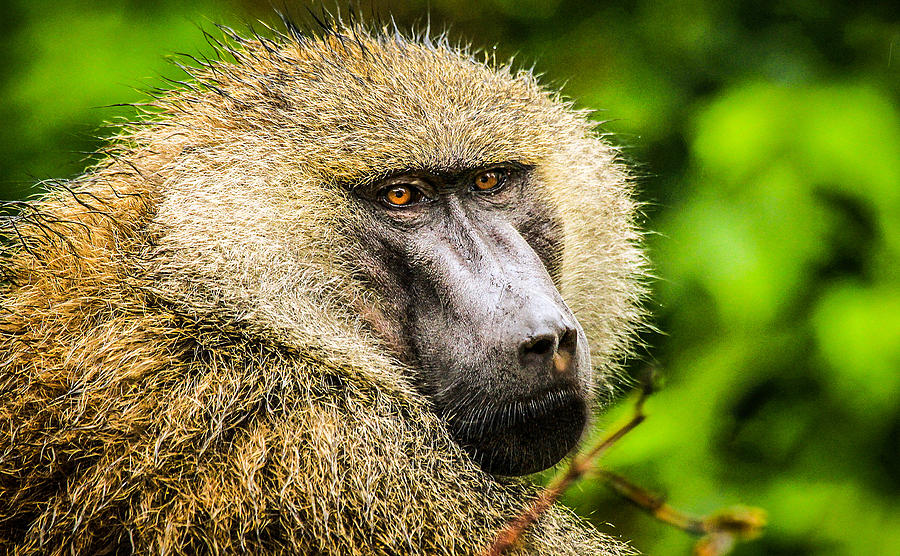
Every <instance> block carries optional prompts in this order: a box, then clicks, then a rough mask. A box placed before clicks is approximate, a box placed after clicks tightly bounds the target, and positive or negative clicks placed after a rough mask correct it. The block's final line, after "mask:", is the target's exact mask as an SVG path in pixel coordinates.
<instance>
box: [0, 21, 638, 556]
mask: <svg viewBox="0 0 900 556" xmlns="http://www.w3.org/2000/svg"><path fill="white" fill-rule="evenodd" d="M219 46H220V49H221V51H222V54H223V57H224V58H228V61H221V60H220V61H216V62H207V61H200V62H198V64H197V65H196V66H195V67H193V68H191V69H190V70H189V71H190V73H191V74H192V78H191V80H190V81H188V82H185V84H184V85H183V86H181V87H179V88H178V89H177V90H175V91H171V92H167V93H165V94H162V95H161V96H160V97H159V98H158V99H156V100H155V101H154V102H153V104H152V106H151V107H150V108H149V113H148V114H147V115H146V116H145V117H144V118H142V119H141V121H139V122H135V123H133V124H132V125H130V126H128V127H127V129H126V131H125V132H124V133H122V134H121V136H119V137H117V138H115V139H114V140H113V141H112V142H111V146H110V147H109V149H108V150H107V151H106V155H107V156H106V158H105V159H104V161H103V162H101V163H100V164H99V165H98V166H97V167H95V168H93V169H92V170H90V171H89V172H88V173H86V174H85V175H84V176H82V177H80V178H78V179H76V180H73V181H71V182H66V183H61V184H58V185H57V186H56V187H54V188H52V191H51V192H50V193H48V194H46V195H45V196H43V197H42V198H40V199H37V200H35V201H32V202H28V203H24V204H21V205H20V206H17V207H14V209H15V210H14V215H12V216H10V217H8V218H6V219H5V220H4V230H5V235H6V237H7V239H8V241H7V247H6V248H5V250H4V252H3V261H4V262H3V269H4V272H5V276H6V286H5V289H4V292H3V296H2V301H0V303H2V308H0V310H2V314H0V358H2V359H0V365H2V369H0V552H8V553H13V554H64V553H65V554H100V553H107V552H110V553H128V552H132V551H133V552H136V553H158V554H180V553H184V554H194V553H196V554H203V553H211V554H222V553H237V552H249V553H260V554H263V553H264V554H280V553H284V554H288V553H290V554H319V553H321V554H373V553H383V554H399V553H426V554H471V553H476V552H478V551H479V550H480V549H481V548H482V547H483V546H484V545H486V544H487V543H488V541H489V540H490V539H491V538H492V536H493V535H494V533H495V532H496V531H497V530H498V528H499V527H500V526H501V525H502V524H504V523H506V522H507V521H509V520H510V519H511V518H512V517H513V516H514V515H516V514H517V513H518V512H519V511H521V509H522V507H523V505H524V504H525V502H526V500H527V499H528V494H529V493H530V492H531V491H532V489H531V487H528V486H524V485H523V484H520V483H517V482H506V481H497V480H496V479H494V478H492V477H491V476H489V475H486V474H485V473H483V472H482V471H480V470H479V468H478V467H477V466H476V465H475V464H474V463H473V462H472V461H471V460H470V458H469V457H468V456H466V455H465V454H464V453H463V452H462V451H461V450H460V449H459V448H458V447H457V446H456V445H455V444H454V443H453V442H452V441H451V440H450V438H449V436H448V434H447V432H446V430H445V428H444V427H443V425H442V423H440V422H438V420H437V419H436V417H435V416H434V415H433V414H432V413H431V412H429V409H428V404H427V402H426V401H425V400H424V399H422V398H421V397H420V396H419V395H417V394H416V393H415V392H414V391H413V390H412V388H411V387H410V386H409V385H408V383H407V381H406V379H405V378H404V377H405V376H408V373H410V372H412V371H411V370H409V369H404V368H403V367H402V366H401V365H400V364H399V363H398V362H397V361H395V360H394V359H393V358H392V357H391V356H390V354H391V353H393V351H392V348H391V346H390V345H389V344H390V342H391V341H392V339H391V338H384V337H380V336H378V335H377V334H375V333H373V332H371V331H372V330H373V325H372V323H373V321H377V315H378V314H379V307H378V300H377V296H375V295H373V293H372V292H370V291H367V289H366V285H365V284H362V283H360V282H359V280H358V278H357V276H358V273H357V272H355V271H354V264H355V262H356V261H358V260H359V258H358V257H357V256H356V255H355V249H357V246H356V245H355V244H354V241H353V239H352V237H353V233H352V232H353V230H354V229H355V228H354V226H355V222H356V220H355V219H357V218H360V217H361V216H360V215H359V211H354V210H353V202H354V201H353V199H352V197H351V193H350V191H351V190H352V188H353V187H354V186H358V185H360V184H362V183H365V182H367V181H370V180H374V179H377V178H379V177H381V176H384V175H386V174H387V173H389V172H391V171H395V170H403V169H409V168H429V169H441V168H454V167H459V166H465V167H472V166H478V165H482V164H489V163H494V162H506V161H510V160H514V161H517V162H521V163H524V164H530V165H533V166H534V167H535V168H536V172H537V176H538V178H539V183H540V184H541V187H543V188H545V190H546V194H547V195H548V196H549V197H550V198H551V199H553V202H554V203H556V210H557V211H558V212H559V214H561V215H562V217H563V218H562V219H563V222H564V234H565V237H564V254H563V260H562V272H561V277H560V280H559V281H560V288H561V291H562V293H563V295H564V297H565V299H566V300H567V302H568V303H569V304H570V306H571V307H572V309H573V310H574V311H575V313H576V315H577V316H578V317H579V319H580V321H581V322H582V324H583V325H584V328H585V330H586V332H587V334H588V337H589V338H590V340H591V344H592V353H593V357H594V362H595V364H596V366H597V367H598V369H599V370H600V371H601V373H600V374H602V375H605V374H608V373H610V372H612V371H613V370H614V369H615V368H616V365H617V361H618V360H619V358H620V357H621V355H622V353H623V350H624V349H625V345H626V340H627V338H628V336H629V335H630V334H631V331H632V330H633V328H634V325H635V324H636V323H637V322H638V320H639V316H640V315H639V310H638V309H637V303H636V301H637V296H638V295H639V294H640V287H639V286H638V285H637V281H636V278H637V276H638V275H639V274H640V272H641V266H642V258H641V255H640V253H639V251H638V250H637V248H636V247H635V242H636V232H635V231H634V229H633V226H632V215H633V210H634V207H633V205H632V201H631V200H630V192H629V185H628V181H627V179H626V175H625V173H624V171H623V169H622V167H621V166H620V165H619V164H618V163H617V162H616V160H615V159H616V157H615V152H614V151H613V150H612V149H611V148H610V147H609V146H607V145H606V144H605V143H603V142H602V141H601V140H599V139H597V138H596V137H595V136H594V135H593V133H592V131H591V125H590V123H589V122H588V121H587V120H586V118H585V117H584V115H583V114H580V113H578V112H576V111H573V110H572V109H571V107H570V106H569V105H567V104H565V103H563V102H561V101H560V100H559V99H558V98H556V97H555V96H554V95H552V94H550V93H548V92H546V91H545V90H543V89H542V88H541V87H540V86H538V85H537V83H536V82H535V80H534V78H533V77H532V76H531V75H530V74H529V73H527V72H522V73H512V72H511V70H510V69H509V68H491V67H489V66H488V65H485V64H482V63H480V62H477V61H476V60H474V59H473V55H471V54H470V53H468V52H466V51H464V50H461V49H457V48H451V47H449V46H447V45H446V44H443V43H438V44H435V43H434V42H432V41H428V40H412V39H407V38H404V37H401V36H399V35H397V34H394V33H392V32H391V33H388V32H377V33H375V32H367V31H365V30H363V29H360V28H356V27H353V28H343V29H337V30H327V31H325V32H323V33H319V35H318V36H300V35H299V34H296V33H290V34H289V35H287V36H283V35H279V36H277V37H276V38H275V39H263V38H261V37H254V38H252V39H245V38H242V37H240V36H237V35H232V36H231V38H230V39H228V41H227V44H225V43H220V44H219ZM373 315H376V316H373ZM375 328H377V326H375ZM520 549H521V550H522V551H523V552H534V553H540V554H589V553H597V554H624V553H630V549H629V548H628V547H627V546H625V545H623V544H621V543H620V542H617V541H614V540H612V539H610V538H607V537H605V536H603V535H601V534H599V533H597V532H596V531H594V530H593V529H591V528H590V527H589V526H587V525H585V524H583V523H582V522H581V521H580V520H579V519H578V518H576V517H574V516H572V515H571V514H570V513H569V512H568V511H567V510H565V509H563V508H560V507H556V508H554V509H553V510H552V511H550V512H549V513H548V514H547V515H545V516H544V517H543V518H542V519H541V520H540V522H539V523H538V524H537V526H536V527H535V528H534V529H533V530H532V531H531V532H530V533H529V534H528V535H527V538H526V542H525V543H524V544H523V545H522V546H521V547H520Z"/></svg>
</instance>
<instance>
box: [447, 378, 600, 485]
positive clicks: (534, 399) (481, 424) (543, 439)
mask: <svg viewBox="0 0 900 556" xmlns="http://www.w3.org/2000/svg"><path fill="white" fill-rule="evenodd" d="M494 403H495V402H494ZM473 407H475V406H473ZM482 407H487V406H486V405H484V404H482ZM447 421H448V423H449V425H450V427H451V430H452V432H453V434H454V437H455V438H456V440H457V442H459V444H460V445H461V446H463V447H464V448H465V449H466V450H468V451H469V453H470V454H471V455H472V457H473V458H474V459H475V460H476V461H477V462H478V463H479V464H480V465H481V467H482V468H483V469H484V470H485V471H487V472H488V473H494V474H498V475H525V474H528V473H535V472H537V471H540V470H542V469H546V468H547V467H550V466H552V465H553V464H555V463H556V462H558V461H559V460H560V459H562V458H563V457H565V455H566V454H568V453H569V452H570V451H571V450H572V449H573V448H574V447H575V445H576V444H578V441H579V440H580V439H581V434H582V432H583V431H584V428H585V426H586V424H587V421H588V405H587V402H586V400H585V399H584V397H583V396H581V395H579V394H578V392H577V391H576V390H575V389H574V388H563V389H556V390H551V391H547V392H541V393H539V394H537V395H534V396H529V397H528V398H523V399H520V400H513V401H509V402H506V403H501V404H496V403H495V405H494V406H493V407H492V408H491V409H490V410H482V411H473V412H472V413H471V414H470V415H468V416H466V415H451V414H447Z"/></svg>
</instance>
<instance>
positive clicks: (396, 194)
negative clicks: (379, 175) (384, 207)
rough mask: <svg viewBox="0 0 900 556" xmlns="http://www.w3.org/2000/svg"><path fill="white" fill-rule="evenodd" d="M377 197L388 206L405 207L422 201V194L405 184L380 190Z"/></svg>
mask: <svg viewBox="0 0 900 556" xmlns="http://www.w3.org/2000/svg"><path fill="white" fill-rule="evenodd" d="M378 196H379V197H380V198H381V200H382V201H383V202H385V203H387V204H388V205H391V206H394V207H405V206H407V205H411V204H413V203H417V202H419V201H421V200H422V192H421V191H419V190H418V189H416V188H415V187H412V186H410V185H405V184H397V185H391V186H389V187H385V188H384V189H382V190H381V191H380V192H379V193H378Z"/></svg>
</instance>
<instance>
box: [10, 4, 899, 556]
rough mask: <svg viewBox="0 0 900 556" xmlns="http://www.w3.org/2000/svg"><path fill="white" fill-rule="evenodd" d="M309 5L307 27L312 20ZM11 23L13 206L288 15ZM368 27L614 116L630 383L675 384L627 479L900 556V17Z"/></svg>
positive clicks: (175, 14)
mask: <svg viewBox="0 0 900 556" xmlns="http://www.w3.org/2000/svg"><path fill="white" fill-rule="evenodd" d="M275 4H276V5H282V3H281V2H276V3H275ZM308 6H309V4H308V3H307V2H303V1H302V0H298V1H296V2H287V10H288V11H289V12H292V13H293V14H294V16H295V17H296V18H297V19H298V20H301V21H304V20H309V17H308V14H307V12H306V8H307V7H308ZM331 6H333V4H331ZM0 9H2V13H0V52H2V53H3V55H2V58H0V124H2V125H0V196H2V198H4V199H14V198H21V197H24V196H28V195H31V194H34V193H35V192H37V191H38V190H39V186H35V185H34V184H35V182H36V181H38V180H41V179H46V178H58V177H71V176H75V175H77V174H78V173H79V171H80V170H81V169H83V168H84V166H85V164H86V159H85V155H83V154H82V153H85V152H90V151H92V150H93V149H94V148H96V146H97V145H98V141H99V140H98V139H96V137H97V136H98V134H101V135H102V134H103V133H108V131H102V130H101V131H99V132H98V129H99V127H100V126H101V124H102V123H103V122H104V121H113V120H115V119H116V118H118V117H121V116H123V115H126V114H127V111H123V109H121V108H100V107H102V106H104V105H109V104H114V103H121V102H128V101H138V100H141V99H142V98H144V97H143V94H142V93H141V92H140V90H141V89H147V88H150V87H154V86H165V82H164V80H163V79H162V76H166V77H170V78H175V79H180V78H181V75H180V72H179V70H177V68H175V67H173V66H172V65H170V64H168V63H167V62H166V60H165V58H164V55H166V54H172V53H177V52H188V53H192V54H196V53H198V52H204V53H209V52H210V48H209V47H208V45H207V44H206V43H205V41H204V39H203V36H202V34H201V32H200V28H201V27H202V28H205V29H208V30H212V31H213V32H215V30H214V27H213V25H212V24H213V22H224V23H227V24H230V25H233V26H236V27H238V28H242V27H244V26H245V24H246V23H247V22H252V21H255V20H256V19H263V20H265V21H274V20H275V18H274V17H273V12H272V9H271V7H270V2H269V1H268V0H258V1H252V0H247V1H240V0H224V1H214V0H195V1H193V2H190V3H186V2H181V1H175V0H153V1H137V0H134V1H130V2H128V1H118V2H113V1H111V2H94V1H90V0H53V1H38V0H12V1H10V0H6V1H4V2H2V3H0ZM313 9H317V8H315V7H314V8H313ZM358 10H359V11H360V12H362V13H363V14H369V13H372V12H374V13H377V14H380V15H381V16H382V17H385V16H386V15H388V14H393V16H394V18H395V19H396V20H397V21H398V22H399V23H400V25H401V26H405V27H408V26H410V25H412V24H414V23H415V22H417V21H418V22H419V24H420V25H424V24H425V23H426V21H427V18H426V14H430V21H431V25H432V28H437V29H441V28H444V27H446V26H447V25H450V31H449V32H450V35H451V36H452V37H454V38H459V39H464V40H467V41H470V42H472V43H473V44H474V45H476V46H480V47H484V48H488V49H494V50H496V53H497V55H498V58H499V59H506V58H508V57H510V56H513V55H515V56H516V57H517V59H518V60H519V63H521V64H522V65H524V66H530V65H531V64H532V63H534V64H535V65H536V71H538V72H540V73H542V74H543V81H544V82H545V83H547V84H549V85H551V86H554V87H563V91H564V92H565V94H566V95H567V96H569V97H571V98H574V99H576V101H577V104H578V106H581V107H590V108H596V109H600V110H599V111H598V112H597V113H596V114H595V117H596V118H597V120H598V121H604V120H606V123H604V124H603V125H602V127H601V130H602V131H605V132H609V133H611V134H612V135H611V136H610V140H611V141H613V142H614V143H616V144H617V145H619V146H621V147H622V148H623V152H624V155H625V156H626V157H627V158H628V159H630V161H631V162H632V163H633V164H634V165H635V167H636V168H637V173H638V174H639V187H640V197H641V200H642V201H643V202H644V203H645V207H644V213H645V218H644V220H645V222H644V226H645V227H646V229H647V230H649V233H648V235H647V246H648V249H649V253H650V257H651V258H652V260H653V264H654V272H655V274H656V276H657V277H658V278H657V279H656V280H655V281H654V282H653V283H652V288H653V294H654V295H653V298H652V300H651V301H650V303H649V308H650V310H651V311H652V312H653V314H654V323H655V325H656V326H657V327H658V329H659V330H661V331H662V333H646V334H645V339H646V342H647V345H648V347H647V348H646V349H645V350H642V351H641V353H640V354H639V356H638V357H636V358H635V359H634V361H632V365H631V368H632V370H633V371H635V372H637V370H638V369H640V368H642V367H644V366H646V365H648V364H650V363H653V364H656V365H657V366H658V367H659V368H660V369H661V371H662V373H663V375H664V379H665V383H666V385H665V388H664V389H663V390H662V391H661V392H659V393H658V394H656V395H655V396H654V397H653V398H652V399H651V400H650V401H649V403H648V411H649V413H650V418H649V420H648V421H647V422H646V423H645V424H643V425H641V426H640V427H639V428H638V429H637V430H636V431H635V432H633V433H632V434H631V435H630V436H629V437H627V438H626V439H625V440H624V441H622V442H621V444H619V445H618V446H617V447H616V448H615V450H614V451H613V453H612V454H611V455H610V456H609V457H607V458H606V459H605V460H604V464H605V465H607V466H608V467H609V468H611V469H614V470H616V471H619V472H621V473H624V474H626V475H628V476H629V477H631V478H632V479H633V480H635V481H637V482H639V483H641V484H643V485H645V486H647V487H649V488H651V489H653V490H654V491H657V492H660V493H664V494H665V495H666V496H667V499H668V500H669V502H670V503H671V504H672V505H674V506H676V507H678V508H680V509H683V510H685V511H689V512H693V513H697V514H703V513H706V512H709V511H712V510H715V509H717V508H720V507H723V506H729V505H732V504H736V503H745V504H750V505H755V506H761V507H763V508H765V509H766V510H767V511H768V513H769V518H770V526H769V528H768V530H767V533H766V535H765V536H764V537H763V538H761V539H759V540H757V541H755V542H752V543H748V544H745V545H741V546H739V547H738V548H737V549H736V551H735V554H738V555H744V556H749V555H773V554H774V555H780V554H784V555H803V554H817V555H831V554H834V555H837V554H841V555H843V554H859V555H893V554H900V403H898V399H900V3H898V2H896V1H885V2H882V3H867V2H856V3H851V2H846V1H839V0H828V1H822V2H816V1H812V0H787V1H771V0H757V1H754V2H750V1H735V0H670V1H661V2H648V1H643V2H641V1H638V2H618V3H601V2H589V1H584V0H582V1H577V0H573V1H567V0H549V1H545V0H520V1H513V0H482V1H453V0H430V1H428V2H425V1H411V2H400V1H395V2H374V3H373V2H360V3H359V7H358ZM370 19H371V18H370ZM495 45H496V46H495ZM628 411H629V407H628V402H627V401H626V402H623V403H621V404H620V405H619V406H618V407H616V408H613V409H612V410H611V411H610V412H609V413H607V414H606V415H605V416H603V417H601V418H600V423H601V425H604V424H608V423H610V422H612V421H614V420H615V418H616V417H617V416H622V415H625V414H627V412H628ZM566 501H567V502H568V503H569V504H571V505H573V506H574V507H575V508H576V509H577V510H578V511H579V512H581V513H582V514H583V515H586V516H588V517H589V518H590V519H591V520H592V521H594V522H595V523H597V525H598V526H599V527H601V528H602V529H603V530H605V531H607V532H610V533H612V534H616V535H621V536H623V537H625V538H629V539H632V540H633V543H634V545H635V546H637V547H638V548H639V549H641V550H643V551H644V552H645V553H648V554H656V555H663V554H664V555H669V554H673V555H678V554H688V553H689V552H690V546H691V544H692V542H693V539H692V538H690V537H688V536H687V535H685V534H684V533H681V532H679V531H676V530H674V529H671V528H669V527H667V526H664V525H661V524H658V523H657V522H655V521H653V520H652V519H651V518H649V517H647V516H645V515H644V514H642V513H640V512H638V511H637V510H635V509H633V508H631V507H630V506H629V505H628V504H627V503H624V502H622V501H620V500H619V499H617V498H616V497H615V496H614V495H612V494H611V493H610V492H609V491H607V490H606V489H605V488H604V487H603V485H602V484H600V483H597V482H592V481H586V482H583V483H582V484H581V485H579V486H578V487H577V488H576V489H575V490H574V491H573V492H571V493H570V494H569V495H568V496H567V499H566Z"/></svg>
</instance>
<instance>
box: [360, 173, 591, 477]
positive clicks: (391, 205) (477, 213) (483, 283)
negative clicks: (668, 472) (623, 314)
mask: <svg viewBox="0 0 900 556" xmlns="http://www.w3.org/2000/svg"><path fill="white" fill-rule="evenodd" d="M533 180H534V178H533V174H532V172H531V170H530V168H528V167H526V166H523V165H519V164H515V163H509V164H501V165H496V166H489V167H485V168H475V169H462V170H459V171H453V172H426V171H411V172H406V173H402V174H398V175H394V176H391V177H389V178H387V179H385V180H382V181H380V182H378V183H376V184H373V185H371V186H366V187H359V188H357V189H355V190H354V194H355V196H356V198H357V200H358V202H359V203H360V206H361V208H363V209H364V210H365V211H367V212H368V214H369V215H370V216H371V218H366V219H365V221H364V222H363V223H361V224H360V229H359V230H358V233H359V239H360V241H361V242H362V243H363V251H364V253H363V255H362V257H363V259H364V260H363V261H362V266H363V267H364V268H365V270H364V274H366V276H365V279H367V280H368V281H370V282H371V283H372V286H373V288H374V289H375V291H377V292H379V294H380V297H381V301H382V303H381V305H382V307H381V308H380V311H379V312H378V316H377V317H376V316H374V315H373V316H372V317H371V318H369V319H368V320H369V321H370V323H371V324H372V325H373V328H375V329H376V331H377V332H378V333H379V334H380V335H381V336H382V337H383V338H385V339H386V340H387V341H388V343H390V344H391V345H393V346H394V347H395V348H396V352H397V355H398V356H399V357H400V359H401V360H402V361H404V362H405V363H406V364H407V365H409V366H410V367H411V368H413V369H417V371H416V373H417V374H416V376H414V377H412V381H413V384H414V385H415V387H416V388H417V389H418V390H419V391H420V392H421V393H422V394H423V395H425V396H426V397H427V398H428V399H429V400H431V402H432V403H433V404H434V410H435V412H436V413H437V414H438V415H439V416H441V417H442V418H443V419H444V420H445V422H446V423H447V426H448V428H449V430H450V431H451V433H452V434H453V436H454V438H455V439H456V441H457V442H459V444H460V445H461V446H463V447H464V448H465V449H466V450H468V451H469V453H470V454H471V455H472V456H473V458H474V459H475V460H476V461H477V462H478V463H479V464H480V465H481V466H482V468H483V469H484V470H485V471H487V472H489V473H493V474H498V475H523V474H527V473H533V472H536V471H540V470H542V469H545V468H547V467H549V466H551V465H553V464H555V463H556V462H558V461H559V460H560V459H561V458H563V457H564V456H565V455H566V454H567V453H568V452H569V451H571V450H572V448H573V447H574V446H575V445H576V444H577V442H578V440H579V439H580V437H581V434H582V432H583V430H584V428H585V425H586V423H587V420H588V415H589V411H588V407H589V405H590V399H591V388H590V383H591V365H590V355H589V350H588V345H587V340H586V338H585V335H584V331H583V330H582V329H581V326H580V325H579V324H578V321H577V320H576V319H575V317H574V315H573V314H572V312H571V311H570V310H569V308H568V307H567V306H566V304H565V302H564V301H563V299H562V297H561V296H560V294H559V291H558V290H557V288H556V285H555V284H554V276H556V274H557V273H558V260H559V258H560V255H561V243H560V238H561V233H560V224H559V220H558V217H557V215H555V214H554V213H553V212H552V210H551V209H549V208H548V206H549V205H548V203H546V202H543V201H542V200H541V199H540V197H539V195H538V194H537V193H536V191H535V190H536V188H535V187H533V185H534V184H533ZM483 188H484V190H482V189H483Z"/></svg>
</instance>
